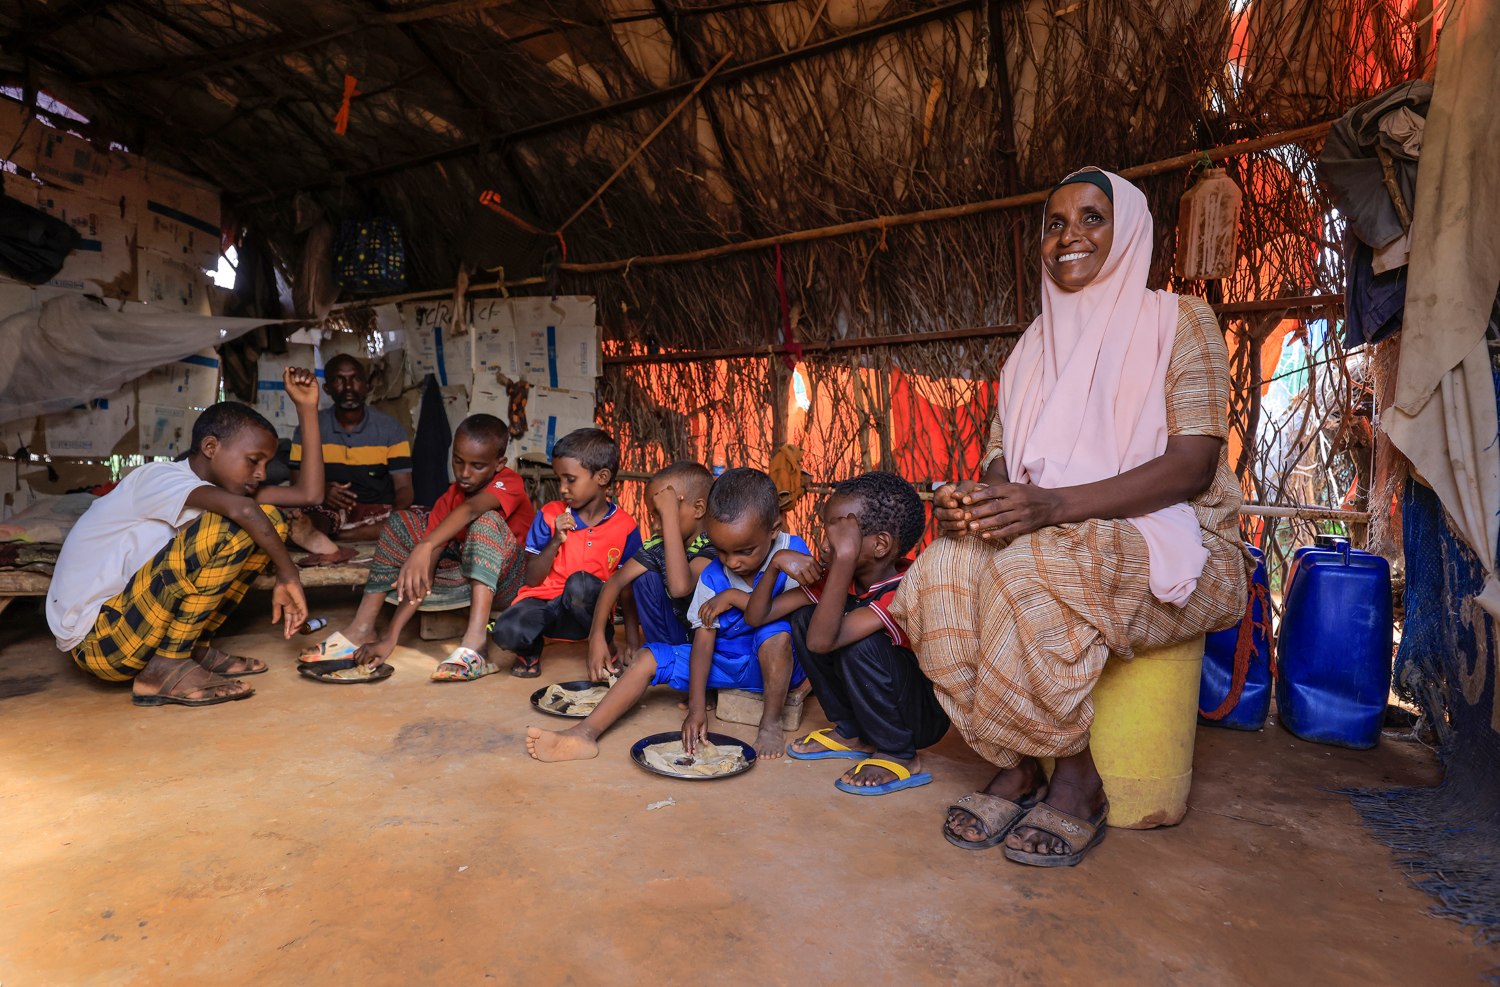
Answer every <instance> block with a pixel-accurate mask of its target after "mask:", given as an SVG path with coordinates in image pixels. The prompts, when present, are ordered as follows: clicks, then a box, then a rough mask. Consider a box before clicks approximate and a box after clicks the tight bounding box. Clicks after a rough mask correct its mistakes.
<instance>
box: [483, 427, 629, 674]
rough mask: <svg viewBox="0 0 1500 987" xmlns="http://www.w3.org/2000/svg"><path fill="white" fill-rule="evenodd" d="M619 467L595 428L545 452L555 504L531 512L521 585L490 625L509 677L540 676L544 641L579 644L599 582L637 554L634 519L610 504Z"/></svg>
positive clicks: (605, 436)
mask: <svg viewBox="0 0 1500 987" xmlns="http://www.w3.org/2000/svg"><path fill="white" fill-rule="evenodd" d="M619 469H620V447H619V446H618V445H616V444H615V440H614V439H613V438H612V437H611V436H610V434H609V433H608V432H605V431H603V430H602V429H597V428H580V429H578V430H576V431H573V432H569V433H568V434H567V435H565V436H563V437H562V438H561V439H559V440H558V441H557V444H556V445H554V446H553V447H552V472H553V473H555V474H556V475H557V479H558V483H559V484H560V485H561V493H562V499H561V500H554V501H552V502H551V503H548V504H545V505H543V506H542V509H541V510H540V511H539V512H537V516H536V520H535V521H533V522H532V525H531V531H530V532H528V533H527V535H526V553H527V559H526V585H525V586H523V587H521V589H520V590H519V591H518V592H517V593H516V599H515V602H514V603H512V604H511V605H510V607H508V608H507V609H506V610H505V612H504V613H502V614H501V615H500V617H499V618H498V619H497V620H496V621H495V632H494V637H495V643H496V644H497V645H499V646H500V647H501V648H504V649H505V650H507V651H510V652H512V653H514V654H515V655H516V660H515V664H514V665H513V666H512V667H511V670H510V673H511V674H512V675H514V676H516V677H518V678H525V679H530V678H536V677H537V676H538V675H540V674H541V661H542V643H543V640H544V639H545V638H549V637H552V638H562V639H564V640H569V641H581V640H583V639H585V638H587V637H588V636H589V628H590V626H591V625H592V624H593V620H594V605H595V603H596V602H597V601H598V599H599V591H600V590H601V589H603V588H604V581H605V580H606V579H608V578H609V577H610V576H611V575H613V573H614V572H615V570H616V569H618V568H620V566H621V565H623V564H625V562H627V561H628V560H630V559H631V558H633V557H634V556H635V553H636V552H638V551H640V548H641V532H640V528H639V527H638V526H637V525H636V523H635V518H633V517H631V516H630V515H629V514H627V513H626V512H625V511H623V510H621V509H620V505H618V504H616V503H615V502H614V501H613V500H611V499H610V491H611V490H612V488H613V487H614V481H615V474H616V473H617V472H618V471H619ZM612 632H613V627H611V628H610V633H612Z"/></svg>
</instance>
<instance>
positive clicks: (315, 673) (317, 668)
mask: <svg viewBox="0 0 1500 987" xmlns="http://www.w3.org/2000/svg"><path fill="white" fill-rule="evenodd" d="M354 665H355V661H354V659H353V658H335V659H333V660H332V661H304V662H302V663H301V664H300V665H298V666H297V671H298V672H300V673H301V674H303V675H306V676H307V677H308V678H310V679H314V680H316V681H318V682H327V683H329V684H330V685H366V684H368V683H370V682H384V681H385V680H386V679H388V678H390V677H391V674H392V673H393V672H395V671H396V670H395V669H394V668H392V667H391V666H389V665H379V666H377V667H376V668H375V674H374V675H371V676H370V677H369V678H367V679H331V678H329V677H328V673H329V672H340V671H343V670H344V669H346V668H353V667H354Z"/></svg>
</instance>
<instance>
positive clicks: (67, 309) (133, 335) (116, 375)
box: [0, 295, 267, 424]
mask: <svg viewBox="0 0 1500 987" xmlns="http://www.w3.org/2000/svg"><path fill="white" fill-rule="evenodd" d="M266 324H267V322H266V320H264V319H226V318H218V317H212V316H199V315H180V314H175V313H171V312H162V313H161V314H159V315H158V314H153V313H151V312H149V311H139V310H137V311H134V312H128V313H127V312H114V311H111V310H110V309H108V308H106V307H105V305H104V303H102V302H100V301H99V300H98V299H95V298H89V297H87V296H84V295H65V296H62V297H59V298H54V299H52V300H50V301H48V302H46V303H45V304H43V305H42V307H41V308H40V309H33V310H29V311H25V312H18V313H16V314H15V315H12V316H10V317H9V318H6V319H4V320H3V321H0V424H3V423H6V422H13V421H18V420H21V419H26V418H33V417H35V416H37V415H46V414H51V413H53V412H57V411H66V410H68V409H69V408H76V407H78V406H79V405H81V404H84V403H86V402H88V401H91V400H93V399H94V398H99V397H104V396H105V395H109V394H113V393H114V392H116V391H118V390H119V389H120V388H122V387H123V386H125V385H126V384H128V383H129V382H130V381H132V380H135V379H136V378H137V377H140V376H141V375H143V374H145V373H146V372H147V371H149V370H152V369H154V368H156V367H159V366H161V365H162V364H166V363H172V362H173V361H176V360H181V359H183V358H184V357H187V356H191V355H192V354H194V353H198V352H201V351H203V350H205V349H208V348H210V347H213V346H217V345H218V344H220V343H222V342H225V341H227V340H230V339H234V338H235V337H237V336H241V335H243V334H245V333H247V332H249V331H250V330H251V329H254V328H256V327H257V326H263V325H266Z"/></svg>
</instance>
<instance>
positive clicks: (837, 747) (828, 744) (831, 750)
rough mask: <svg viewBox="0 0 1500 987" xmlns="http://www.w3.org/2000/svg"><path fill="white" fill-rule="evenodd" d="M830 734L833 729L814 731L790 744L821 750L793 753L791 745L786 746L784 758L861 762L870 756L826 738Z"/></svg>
mask: <svg viewBox="0 0 1500 987" xmlns="http://www.w3.org/2000/svg"><path fill="white" fill-rule="evenodd" d="M832 732H833V727H824V728H823V729H821V730H814V731H813V732H812V733H810V734H808V735H807V736H806V737H803V738H802V739H801V740H796V741H793V742H792V743H797V744H820V745H822V747H823V749H822V750H820V751H794V750H792V745H791V744H787V745H786V756H787V757H790V758H795V759H796V760H798V761H826V760H828V759H829V758H834V757H837V758H842V759H843V760H846V761H863V760H864V759H865V758H867V757H869V756H870V755H869V754H868V753H866V752H865V751H857V750H855V749H854V748H852V747H846V746H844V745H843V744H841V743H839V742H838V741H837V740H834V739H833V738H832V737H830V736H828V735H829V734H830V733H832Z"/></svg>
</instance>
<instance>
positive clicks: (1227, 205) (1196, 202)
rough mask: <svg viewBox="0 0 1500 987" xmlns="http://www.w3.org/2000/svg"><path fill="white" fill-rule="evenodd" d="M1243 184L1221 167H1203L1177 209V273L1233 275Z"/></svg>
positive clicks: (1191, 278) (1187, 277) (1191, 277)
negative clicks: (1239, 183) (1235, 180)
mask: <svg viewBox="0 0 1500 987" xmlns="http://www.w3.org/2000/svg"><path fill="white" fill-rule="evenodd" d="M1241 198H1243V196H1242V194H1241V192H1240V187H1239V186H1238V185H1236V184H1234V179H1232V178H1230V177H1229V173H1228V172H1226V171H1224V169H1222V168H1204V169H1203V171H1202V172H1201V173H1200V174H1199V175H1198V181H1197V182H1196V183H1195V184H1194V185H1193V187H1192V188H1190V189H1188V190H1187V191H1186V192H1184V193H1183V194H1182V200H1181V202H1180V204H1179V205H1178V212H1177V276H1178V277H1179V278H1183V279H1185V280H1188V281H1209V280H1213V279H1216V278H1227V277H1229V276H1230V275H1232V274H1234V258H1235V254H1234V241H1235V234H1236V233H1237V231H1238V230H1239V223H1240V200H1241Z"/></svg>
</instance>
